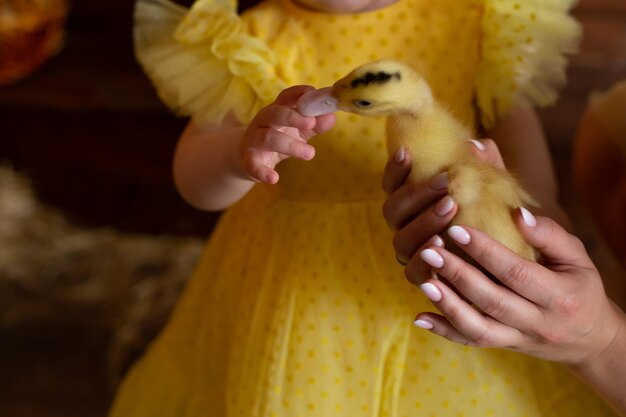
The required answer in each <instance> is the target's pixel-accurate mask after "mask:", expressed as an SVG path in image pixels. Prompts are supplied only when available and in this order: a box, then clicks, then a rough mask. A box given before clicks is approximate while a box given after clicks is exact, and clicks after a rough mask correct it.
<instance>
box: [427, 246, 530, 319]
mask: <svg viewBox="0 0 626 417" xmlns="http://www.w3.org/2000/svg"><path fill="white" fill-rule="evenodd" d="M420 257H421V258H422V260H424V262H426V263H427V264H429V265H430V266H431V267H432V268H433V271H434V272H436V273H437V275H438V276H440V277H441V278H443V279H444V280H445V282H446V283H447V284H449V285H450V287H452V288H454V290H455V291H456V292H457V293H458V295H460V296H462V297H464V298H465V299H467V300H469V302H471V303H473V304H474V305H476V306H477V307H478V308H480V310H481V311H482V312H483V313H485V314H487V315H489V316H491V317H492V318H494V319H495V320H497V321H498V322H501V323H503V324H506V325H508V326H511V327H514V328H517V329H520V330H522V331H527V330H529V323H530V324H533V325H534V324H536V323H537V322H540V321H541V319H542V316H541V311H540V309H539V307H538V306H536V305H535V304H533V303H532V302H531V301H529V300H527V299H526V298H523V297H521V296H519V295H518V294H516V293H514V292H513V291H511V290H510V289H508V288H506V287H504V286H501V285H497V284H496V283H494V282H493V281H491V279H489V278H488V277H487V276H485V274H483V272H482V271H480V270H478V269H477V268H476V267H474V266H473V265H470V264H468V263H467V262H465V261H464V260H463V259H461V258H459V257H458V256H456V255H454V254H453V253H451V252H449V251H447V250H445V249H442V248H435V247H433V248H427V249H424V250H422V251H421V252H420Z"/></svg>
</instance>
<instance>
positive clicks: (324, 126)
mask: <svg viewBox="0 0 626 417" xmlns="http://www.w3.org/2000/svg"><path fill="white" fill-rule="evenodd" d="M315 120H316V123H315V127H314V128H313V132H314V134H316V135H318V134H320V133H324V132H326V131H327V130H330V129H331V128H332V127H333V126H335V122H336V121H337V116H336V115H335V113H330V114H323V115H321V116H318V117H316V118H315Z"/></svg>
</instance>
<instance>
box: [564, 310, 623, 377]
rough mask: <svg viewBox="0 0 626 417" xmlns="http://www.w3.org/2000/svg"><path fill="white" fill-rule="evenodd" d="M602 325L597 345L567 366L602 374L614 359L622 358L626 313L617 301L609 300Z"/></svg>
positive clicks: (577, 370)
mask: <svg viewBox="0 0 626 417" xmlns="http://www.w3.org/2000/svg"><path fill="white" fill-rule="evenodd" d="M600 326H602V329H601V335H600V336H599V337H598V338H597V339H598V343H597V346H596V347H595V348H593V349H591V351H590V353H589V354H587V355H586V356H585V357H583V358H582V359H581V360H579V361H576V362H573V363H570V364H568V365H567V366H568V367H569V368H570V369H571V370H572V371H573V372H574V373H577V374H580V375H583V376H584V375H588V376H592V375H593V374H600V375H601V374H602V372H601V370H603V369H606V368H608V367H609V366H610V364H611V363H612V362H613V361H614V360H621V358H622V357H623V356H624V354H626V314H624V312H623V311H622V310H621V309H620V308H619V307H618V306H617V305H615V303H613V302H611V301H609V308H608V309H607V315H606V317H605V320H603V321H602V322H601V324H600Z"/></svg>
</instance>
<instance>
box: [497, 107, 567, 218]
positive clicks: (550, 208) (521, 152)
mask: <svg viewBox="0 0 626 417" xmlns="http://www.w3.org/2000/svg"><path fill="white" fill-rule="evenodd" d="M486 136H487V137H491V138H492V139H493V140H494V141H495V142H496V143H497V144H498V148H499V149H500V152H501V154H502V157H503V159H504V162H505V165H506V166H507V168H509V169H511V170H512V171H513V172H514V173H516V174H517V176H518V178H519V179H520V181H521V182H522V184H523V185H524V187H525V188H526V190H528V191H529V192H530V194H531V195H532V196H533V197H535V198H536V199H537V201H539V203H540V204H541V207H540V208H538V209H536V210H535V211H536V212H537V213H540V214H542V215H545V216H548V217H551V218H553V219H554V220H556V221H557V222H558V223H560V224H561V225H563V226H565V227H566V228H569V226H570V223H569V219H568V216H567V214H566V213H565V211H564V210H563V208H562V207H561V206H560V204H559V202H558V185H557V180H556V174H555V172H554V166H553V164H552V158H551V156H550V149H549V147H548V143H547V140H546V137H545V134H544V132H543V129H542V127H541V121H540V120H539V118H538V116H537V114H536V112H535V110H534V109H532V108H531V107H525V106H520V107H516V108H514V109H513V110H511V111H510V112H509V113H507V114H506V115H504V116H503V117H502V118H501V119H500V121H499V122H498V124H497V125H496V126H495V127H493V128H492V129H490V130H488V131H487V132H486Z"/></svg>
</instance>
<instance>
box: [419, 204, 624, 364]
mask: <svg viewBox="0 0 626 417" xmlns="http://www.w3.org/2000/svg"><path fill="white" fill-rule="evenodd" d="M516 221H517V224H518V227H519V229H520V231H521V232H522V234H523V236H524V237H525V239H526V240H527V241H528V242H529V243H530V244H532V245H533V246H534V247H536V248H537V249H538V250H539V251H540V252H541V254H542V255H543V258H544V259H545V266H544V265H540V264H538V263H535V262H530V261H528V260H526V259H523V258H521V257H519V256H517V255H516V254H514V253H513V252H511V251H510V250H509V249H507V248H506V247H504V246H503V245H501V244H499V243H498V242H497V241H495V240H493V239H491V238H490V237H489V236H487V235H486V234H484V233H482V232H480V231H478V230H476V229H473V228H469V227H459V226H452V227H451V228H450V229H449V230H448V234H449V235H450V237H452V238H453V240H454V241H455V242H456V243H457V244H458V246H460V247H461V248H462V249H463V250H464V251H465V252H466V253H467V254H468V255H469V256H471V257H472V258H473V259H474V260H476V261H477V262H478V263H479V264H481V265H482V266H483V267H485V269H487V270H488V271H489V272H491V273H492V274H493V275H494V276H495V277H496V278H498V279H499V280H500V281H501V284H502V285H498V284H496V283H495V282H493V281H492V280H491V279H489V278H488V277H487V276H485V275H484V274H483V273H482V272H480V271H479V270H478V269H476V268H475V267H473V266H472V265H470V264H468V263H466V262H465V261H463V260H462V259H461V258H459V257H458V256H456V255H454V254H452V253H451V252H449V251H447V250H445V249H442V248H439V247H430V248H428V249H425V250H423V251H421V253H420V256H421V258H422V259H423V260H424V261H425V262H427V263H428V264H429V265H430V267H432V268H433V270H434V271H435V272H436V273H437V274H438V275H440V276H441V277H443V278H445V279H446V280H447V281H446V283H444V281H439V280H436V279H429V280H428V281H426V282H425V283H423V284H422V285H421V286H420V287H421V289H422V290H423V291H424V293H425V294H426V296H427V297H428V298H429V299H430V300H431V301H432V302H433V304H434V305H435V307H437V309H438V310H439V311H440V312H441V313H442V314H443V315H437V314H434V313H422V314H420V315H418V317H417V320H416V322H415V324H416V325H417V326H419V327H422V328H426V329H430V330H431V331H432V332H433V333H435V334H438V335H440V336H443V337H445V338H446V339H449V340H451V341H454V342H457V343H462V344H466V345H471V346H480V347H500V348H506V349H510V350H514V351H518V352H522V353H525V354H529V355H532V356H535V357H538V358H542V359H547V360H554V361H559V362H562V363H566V364H570V365H581V364H585V362H586V361H588V360H592V358H594V357H597V355H601V354H602V352H603V351H604V350H605V349H607V347H608V346H609V345H610V344H611V342H612V340H613V338H614V337H615V335H616V334H617V332H618V330H619V329H620V325H621V324H620V323H621V320H622V319H621V318H620V315H619V313H617V311H618V310H617V308H616V307H615V306H614V305H613V303H612V302H611V301H610V300H609V299H608V298H607V296H606V294H605V292H604V288H603V285H602V280H601V278H600V275H599V273H598V271H597V270H596V268H595V266H594V265H593V263H592V261H591V260H590V259H589V256H588V255H587V253H586V251H585V248H584V246H583V245H582V243H581V242H580V240H578V239H577V238H576V237H575V236H572V235H570V234H569V233H567V232H566V231H565V230H564V229H563V228H562V227H561V226H559V225H558V224H557V223H556V222H555V221H553V220H551V219H548V218H546V217H537V218H535V217H534V216H533V215H532V214H530V212H528V211H526V210H523V209H522V210H520V211H519V212H518V214H517V218H516ZM461 296H463V297H466V299H467V300H469V303H473V304H474V305H475V306H476V307H478V308H479V309H480V311H477V310H476V309H475V308H474V307H473V306H472V305H470V304H469V303H468V302H466V301H464V300H463V299H462V298H461Z"/></svg>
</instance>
